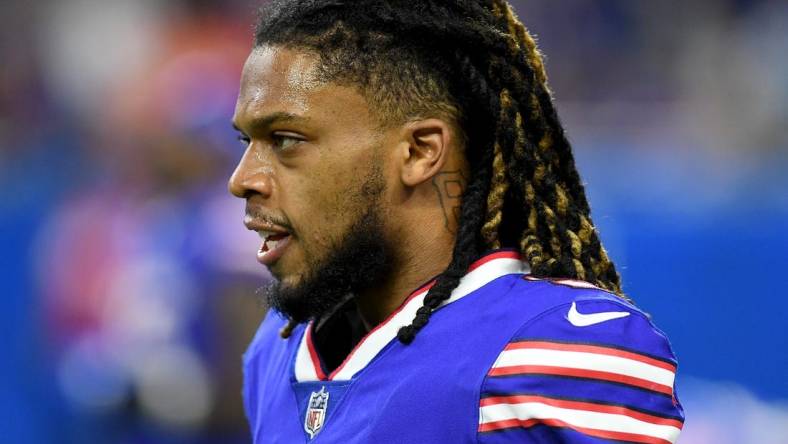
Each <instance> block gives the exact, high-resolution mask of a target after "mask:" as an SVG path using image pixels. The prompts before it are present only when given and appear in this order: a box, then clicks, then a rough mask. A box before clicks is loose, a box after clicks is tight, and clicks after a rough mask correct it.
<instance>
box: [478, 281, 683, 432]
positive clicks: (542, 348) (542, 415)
mask: <svg viewBox="0 0 788 444" xmlns="http://www.w3.org/2000/svg"><path fill="white" fill-rule="evenodd" d="M601 293H603V292H601V291H597V294H594V293H593V292H580V294H581V295H583V296H580V297H577V298H574V300H572V301H571V302H570V303H566V304H561V305H559V306H557V307H553V308H551V309H550V310H548V311H546V312H544V313H542V314H541V315H540V316H538V317H536V318H534V319H532V320H530V321H529V322H527V323H526V324H525V325H524V326H522V327H521V328H520V330H519V331H517V332H516V334H515V335H514V337H513V338H512V339H511V341H510V342H509V343H508V344H507V345H506V346H505V347H504V349H503V350H502V351H501V353H500V354H499V355H498V358H497V359H496V360H495V362H494V364H493V365H492V367H491V368H490V369H489V371H488V373H487V375H486V377H485V380H484V383H483V385H482V389H481V393H480V402H479V429H478V434H477V436H478V440H479V442H480V443H514V442H517V443H589V444H590V443H610V442H622V441H624V442H634V443H648V444H672V443H675V442H676V440H677V439H678V435H679V433H680V431H681V428H682V426H683V423H684V411H683V409H682V407H681V404H680V403H679V401H678V399H677V396H676V393H675V389H674V378H675V375H676V366H677V362H676V359H675V356H674V354H673V352H672V350H671V348H670V344H669V343H668V340H667V338H666V337H665V335H664V334H663V333H662V332H661V331H660V330H659V329H657V328H656V327H655V326H654V324H653V323H652V322H651V320H650V319H649V318H648V317H647V316H646V315H645V314H643V313H642V312H641V311H639V310H638V309H636V308H635V307H633V306H632V305H630V304H628V303H626V302H625V301H623V300H618V298H617V297H615V296H612V295H608V294H606V293H605V294H604V295H600V294H601Z"/></svg>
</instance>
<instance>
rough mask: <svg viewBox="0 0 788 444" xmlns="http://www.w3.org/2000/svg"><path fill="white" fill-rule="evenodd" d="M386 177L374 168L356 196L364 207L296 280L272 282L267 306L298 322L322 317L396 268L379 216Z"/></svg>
mask: <svg viewBox="0 0 788 444" xmlns="http://www.w3.org/2000/svg"><path fill="white" fill-rule="evenodd" d="M382 191H383V180H382V177H381V176H380V174H379V172H378V171H376V170H373V174H372V175H370V177H368V178H367V179H366V181H365V182H364V184H363V185H362V187H361V189H360V190H359V192H358V193H357V195H356V196H354V198H353V200H354V201H355V202H357V203H358V204H360V205H362V211H360V212H359V214H358V215H357V217H356V220H355V221H354V222H353V223H352V224H351V225H350V227H349V228H348V229H347V230H346V231H345V233H344V234H343V235H342V236H341V237H340V238H339V239H338V240H337V241H336V242H335V243H334V245H333V246H332V247H331V248H328V249H327V251H328V253H327V255H326V256H325V257H323V258H321V259H319V260H312V261H309V262H308V263H307V269H308V270H309V272H307V273H306V274H305V275H304V277H303V278H302V279H301V280H300V282H298V283H297V284H295V285H289V286H286V285H282V283H281V282H278V281H277V282H274V283H273V284H271V285H270V286H269V287H268V288H267V289H266V291H265V293H266V299H267V302H268V306H269V307H271V308H273V309H275V310H277V311H278V312H280V313H282V314H283V315H285V316H287V317H288V318H290V319H291V320H292V321H295V322H297V323H301V322H306V321H308V320H311V319H320V318H321V317H322V316H324V315H326V314H329V313H331V312H332V311H333V310H334V309H335V308H336V307H337V306H339V305H340V304H341V303H343V302H345V301H347V300H348V298H350V297H353V296H354V295H357V294H359V293H361V292H363V291H365V290H368V289H370V288H372V287H373V286H375V285H376V284H379V283H380V282H381V281H382V280H384V279H385V278H386V276H387V275H389V274H390V271H391V269H392V258H393V253H392V252H393V249H392V248H391V247H390V246H389V243H388V241H387V240H386V236H385V234H384V228H383V218H382V217H381V214H380V213H381V207H380V196H381V194H382Z"/></svg>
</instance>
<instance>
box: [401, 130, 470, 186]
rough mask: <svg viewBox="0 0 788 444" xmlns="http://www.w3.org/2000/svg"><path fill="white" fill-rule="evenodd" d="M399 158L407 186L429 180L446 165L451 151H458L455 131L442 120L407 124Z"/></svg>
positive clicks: (403, 181)
mask: <svg viewBox="0 0 788 444" xmlns="http://www.w3.org/2000/svg"><path fill="white" fill-rule="evenodd" d="M401 136H402V137H401V141H402V142H401V143H400V150H399V153H398V154H399V159H400V161H401V169H400V171H401V174H400V179H401V180H402V183H403V184H404V185H406V186H410V187H413V186H416V185H419V184H421V183H423V182H426V181H428V180H430V179H431V178H432V177H433V176H435V175H436V174H438V172H440V171H441V169H442V168H443V166H444V165H445V164H446V162H447V160H448V158H449V156H450V151H451V150H453V149H455V147H454V145H455V143H456V141H455V139H456V136H455V132H454V129H453V128H452V126H451V125H450V124H449V123H448V122H446V121H445V120H441V119H435V118H430V119H424V120H416V121H412V122H408V123H406V124H405V125H404V126H403V127H402V133H401Z"/></svg>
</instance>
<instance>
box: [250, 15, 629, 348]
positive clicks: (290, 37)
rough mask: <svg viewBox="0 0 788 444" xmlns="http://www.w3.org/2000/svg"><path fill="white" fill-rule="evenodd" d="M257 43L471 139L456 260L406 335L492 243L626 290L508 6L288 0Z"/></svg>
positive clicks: (561, 271)
mask: <svg viewBox="0 0 788 444" xmlns="http://www.w3.org/2000/svg"><path fill="white" fill-rule="evenodd" d="M255 44H256V46H263V45H281V46H285V47H292V48H298V49H306V50H311V51H313V52H314V53H315V54H317V55H318V56H319V58H320V63H319V68H318V72H319V76H320V77H321V78H322V79H323V80H326V81H331V82H335V83H339V84H347V85H353V86H355V87H357V88H358V89H359V90H360V91H361V92H362V93H363V94H364V95H365V97H366V98H367V100H368V102H369V103H375V104H376V106H375V107H373V108H374V109H373V112H375V113H377V114H379V115H378V117H379V120H380V122H381V124H382V125H389V124H390V125H394V124H399V123H404V122H405V121H407V120H409V119H417V118H424V117H441V118H445V119H450V120H451V121H454V122H456V123H457V127H458V129H459V130H460V131H461V133H462V138H463V142H464V143H463V145H464V147H463V149H464V154H465V157H466V159H467V160H468V164H469V165H470V169H471V173H470V178H469V180H468V184H467V186H466V188H465V190H464V192H463V195H462V203H461V207H460V218H459V226H458V229H457V234H456V240H455V244H454V248H453V253H452V259H451V263H450V264H449V266H448V267H447V268H446V270H444V271H443V272H442V273H441V274H440V276H439V277H438V278H437V280H436V282H435V285H433V286H432V288H431V289H430V290H429V292H428V293H427V295H426V296H425V298H424V304H423V306H422V307H420V308H419V310H418V312H417V314H416V317H415V318H414V319H413V321H412V323H411V324H410V325H407V326H404V327H402V328H401V329H400V330H399V332H398V335H397V337H398V339H399V340H400V341H401V342H402V343H404V344H409V343H410V342H412V341H413V340H414V338H415V336H416V334H417V332H418V331H419V330H420V329H422V328H423V327H424V326H425V325H426V324H427V322H428V321H429V318H430V315H431V314H432V312H433V311H434V310H435V309H437V308H438V307H439V306H440V305H441V303H442V302H443V301H445V300H446V299H448V298H449V296H450V294H451V292H452V291H453V290H454V289H455V288H456V287H457V285H458V284H459V282H460V279H461V278H462V276H463V275H464V274H465V273H466V272H467V270H468V267H469V266H470V265H471V263H472V262H473V261H474V260H475V259H476V258H477V257H478V256H479V255H480V254H481V253H482V252H483V251H485V250H488V249H495V248H501V247H513V248H516V249H517V250H519V251H520V252H521V253H522V254H523V255H524V258H525V259H526V260H527V261H528V263H529V265H530V268H531V273H532V274H533V275H534V276H537V277H548V278H549V277H555V278H572V279H580V280H585V281H587V282H590V283H592V284H594V285H596V286H597V287H600V288H603V289H606V290H608V291H610V292H613V293H616V294H618V295H619V296H621V297H624V298H625V296H624V295H623V292H622V290H621V280H620V277H619V275H618V273H617V272H616V269H615V266H614V265H613V262H612V261H611V260H610V258H609V257H608V255H607V253H606V252H605V250H604V248H603V247H602V244H601V243H600V240H599V235H598V233H597V230H596V228H595V227H594V225H593V222H592V221H591V216H590V208H589V205H588V201H587V199H586V196H585V190H584V187H583V184H582V182H581V180H580V176H579V174H578V172H577V169H576V168H575V162H574V157H573V155H572V149H571V146H570V144H569V141H568V140H567V137H566V135H565V134H564V130H563V127H562V125H561V122H560V120H559V118H558V115H557V113H556V109H555V106H554V104H553V100H552V94H551V92H550V89H549V88H548V86H547V75H546V73H545V67H544V62H543V59H542V56H541V54H540V52H539V50H538V49H537V47H536V43H535V41H534V39H533V37H532V36H531V35H530V34H529V32H528V31H527V30H526V28H525V26H523V24H522V23H521V22H520V21H519V20H518V19H517V17H516V16H515V14H514V12H513V10H512V8H511V6H510V5H509V4H508V3H507V2H506V1H505V0H454V1H450V0H278V1H275V2H274V3H273V5H271V6H269V7H266V8H264V10H263V11H262V14H261V16H260V20H259V22H258V26H257V30H256V38H255ZM292 327H293V325H290V326H289V330H292Z"/></svg>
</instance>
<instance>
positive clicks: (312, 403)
mask: <svg viewBox="0 0 788 444" xmlns="http://www.w3.org/2000/svg"><path fill="white" fill-rule="evenodd" d="M326 408H328V392H327V391H326V388H325V387H321V388H320V391H319V392H312V395H311V396H310V397H309V406H308V407H307V409H306V417H305V418H304V430H306V432H307V433H309V439H312V438H314V437H315V435H317V432H319V431H320V428H321V427H323V423H324V422H325V421H326Z"/></svg>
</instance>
